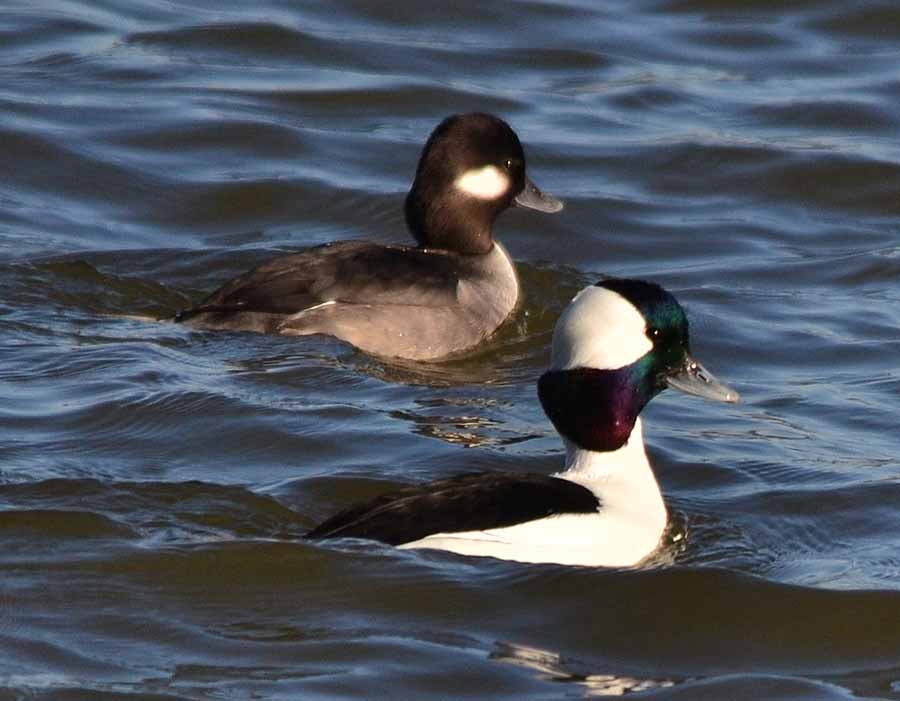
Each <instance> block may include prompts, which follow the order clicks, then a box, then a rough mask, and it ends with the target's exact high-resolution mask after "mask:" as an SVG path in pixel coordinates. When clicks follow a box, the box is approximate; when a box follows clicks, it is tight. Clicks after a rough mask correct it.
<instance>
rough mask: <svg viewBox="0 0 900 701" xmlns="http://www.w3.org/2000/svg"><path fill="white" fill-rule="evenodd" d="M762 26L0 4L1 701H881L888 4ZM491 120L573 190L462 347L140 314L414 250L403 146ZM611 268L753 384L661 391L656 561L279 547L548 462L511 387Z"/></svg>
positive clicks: (652, 435) (887, 439)
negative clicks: (423, 485)
mask: <svg viewBox="0 0 900 701" xmlns="http://www.w3.org/2000/svg"><path fill="white" fill-rule="evenodd" d="M780 6H781V9H773V8H774V7H775V5H773V4H772V3H766V2H761V1H760V0H730V1H729V0H717V1H716V2H709V1H708V0H643V1H641V2H632V3H613V2H587V1H586V0H582V1H581V2H579V1H578V0H556V1H554V0H532V1H529V2H515V3H483V2H482V3H475V2H469V1H464V2H461V3H444V4H438V5H437V6H433V4H432V3H413V2H402V1H399V0H391V1H384V2H380V1H363V0H347V1H342V2H332V1H331V0H329V1H328V2H321V3H316V2H306V3H291V2H287V1H286V0H263V1H262V2H260V3H235V4H228V3H223V2H218V1H216V2H212V1H210V0H207V2H205V3H204V2H198V3H194V4H193V5H189V4H181V3H179V2H174V1H165V0H143V1H140V0H139V1H137V2H132V3H121V2H117V1H116V0H100V1H97V2H91V3H79V2H74V1H70V2H65V1H63V2H15V1H14V2H12V3H9V2H7V3H5V4H4V5H3V7H2V9H0V144H2V154H3V157H2V158H0V417H2V422H0V508H2V510H0V568H2V569H0V616H2V619H0V620H2V627H0V699H7V698H9V699H15V698H26V697H27V698H29V699H54V700H59V699H62V700H65V699H87V698H90V699H126V698H136V699H137V698H140V699H176V698H177V699H219V698H249V697H259V698H271V699H275V698H291V699H296V698H304V699H308V698H322V699H338V698H417V699H447V698H454V699H459V698H479V699H481V698H483V699H494V698H523V699H524V698H529V699H557V698H580V697H585V696H605V695H615V694H620V693H624V692H633V693H640V694H642V695H643V697H645V698H654V699H724V698H728V699H744V698H746V699H750V698H753V699H758V698H769V699H847V698H859V697H863V698H881V699H900V554H898V553H900V550H898V545H900V508H898V507H900V460H898V455H900V436H898V432H897V430H896V421H895V419H894V416H895V414H896V412H897V405H898V399H897V397H898V389H900V372H898V369H897V368H898V351H900V342H898V333H897V329H898V326H900V305H898V302H900V287H898V285H897V279H898V276H900V244H898V229H900V138H898V128H900V9H898V8H897V6H896V4H895V3H892V2H878V1H877V0H864V1H862V2H857V3H848V2H816V3H814V2H803V1H802V0H795V1H792V2H788V3H781V4H780ZM476 109H477V110H486V111H492V112H496V113H498V114H500V115H502V116H503V117H505V118H506V119H507V120H509V121H510V122H511V123H512V124H513V126H514V127H515V128H516V129H517V131H518V132H519V134H520V136H521V138H522V140H523V142H524V143H525V145H526V150H527V153H528V155H529V159H530V160H529V164H530V170H531V174H532V176H533V177H534V179H535V180H536V181H537V182H538V183H539V184H541V186H542V187H544V188H545V189H546V190H547V191H548V192H551V193H553V194H556V195H558V196H560V197H562V198H564V199H565V200H566V201H567V204H568V207H567V209H566V210H565V211H564V212H563V213H562V214H560V215H559V216H556V217H539V216H534V215H529V214H527V213H525V212H521V211H511V212H509V213H507V214H505V215H503V217H502V218H501V220H500V222H499V226H498V232H497V233H498V236H499V237H500V238H501V239H502V240H503V242H504V243H505V244H506V246H507V247H508V249H509V250H510V252H511V253H512V255H513V257H514V258H515V259H516V260H517V261H518V263H519V269H520V272H521V278H522V283H523V287H524V290H525V293H526V300H525V302H524V304H523V306H522V307H521V308H520V310H519V311H518V313H517V314H516V316H515V318H514V319H513V320H512V321H511V322H510V323H508V324H507V325H506V326H505V327H504V328H503V329H502V331H501V332H500V333H499V335H497V336H496V337H495V338H494V339H492V340H491V341H490V342H489V343H488V344H487V345H486V346H485V347H484V348H483V349H481V350H480V351H479V352H477V353H475V354H473V355H472V356H471V357H469V358H466V359H464V360H459V361H455V362H453V363H446V364H441V365H423V364H412V363H411V364H403V365H395V364H387V363H384V362H381V361H378V360H374V359H372V358H369V357H366V356H364V355H362V354H359V353H357V352H355V351H354V350H353V349H351V348H348V347H346V346H343V345H341V344H340V343H338V342H335V341H331V340H328V339H306V340H302V341H301V340H297V339H283V338H272V337H263V336H255V335H243V334H210V333H201V332H195V331H191V330H189V329H185V328H182V327H179V326H174V325H171V324H164V323H150V322H148V321H147V320H146V317H149V316H164V315H166V314H169V313H172V312H174V311H175V310H177V309H179V308H180V307H182V306H185V305H186V304H187V303H188V302H189V301H190V300H197V299H199V298H200V297H202V295H203V294H204V293H207V292H209V291H211V290H212V289H214V288H215V287H217V286H218V285H219V284H220V283H221V282H222V281H224V280H226V279H227V278H229V277H230V276H232V275H234V274H236V273H238V272H241V271H243V270H245V269H246V268H247V267H249V266H251V265H252V264H254V263H255V262H257V261H260V260H262V259H264V258H266V257H267V256H270V255H273V254H275V253H279V252H282V251H286V250H293V249H296V248H300V247H304V246H308V245H313V244H318V243H322V242H325V241H328V240H331V239H334V238H344V237H348V238H350V237H358V238H363V237H364V238H369V239H373V240H378V241H383V242H394V241H399V242H403V241H405V240H406V234H405V232H404V227H403V220H402V213H401V203H402V197H403V195H404V193H405V191H406V188H407V187H408V184H409V182H410V179H411V176H412V173H413V171H414V168H415V163H416V160H417V157H418V152H419V148H420V146H421V144H422V142H423V141H424V139H425V137H426V136H427V134H428V133H429V131H430V130H431V128H432V127H433V126H434V125H435V124H436V123H437V122H438V121H439V120H440V119H441V118H442V117H444V116H445V115H447V114H450V113H453V112H460V111H467V110H476ZM600 273H610V274H617V275H631V276H644V277H651V278H653V279H656V280H658V281H660V282H662V283H663V284H665V285H666V286H668V287H669V288H670V289H672V290H673V291H675V292H676V294H678V296H679V298H680V299H681V300H682V302H683V303H684V304H685V305H686V306H687V307H688V309H689V312H690V314H691V319H692V328H693V335H694V347H695V349H696V350H697V352H698V356H699V357H701V358H702V359H703V360H704V361H705V362H706V364H707V365H708V366H709V367H710V368H711V369H713V370H714V371H715V372H717V374H719V375H720V376H721V377H722V378H723V379H725V380H726V381H728V382H729V383H731V384H733V385H734V386H736V387H737V388H738V389H739V390H740V392H741V393H742V395H743V396H744V398H745V401H744V403H743V404H741V405H738V406H736V407H724V406H721V405H712V404H704V403H702V402H700V401H694V400H691V399H688V398H685V397H683V396H669V395H668V394H666V395H663V396H662V397H661V398H660V399H659V400H657V401H656V402H654V404H653V405H651V407H650V408H649V410H648V412H647V420H646V428H645V432H646V434H647V437H648V441H649V449H650V453H651V458H652V460H653V461H654V463H655V465H656V467H657V471H658V474H659V477H660V481H661V483H662V485H663V488H664V491H665V493H666V496H667V499H668V501H669V504H670V508H671V510H672V513H673V517H674V518H673V521H674V524H675V528H674V531H673V532H674V533H675V535H676V536H678V538H673V542H672V544H671V545H670V546H669V547H667V548H666V549H665V550H664V551H663V552H662V553H661V554H660V556H659V557H658V558H657V559H656V561H654V562H653V563H650V564H649V565H648V566H646V567H642V568H640V569H637V570H626V571H617V570H606V571H600V570H588V569H577V568H564V567H550V566H528V565H520V564H515V563H504V562H498V561H493V560H489V559H484V560H479V559H465V558H459V557H454V556H452V555H447V554H441V553H428V552H401V551H395V550H392V549H390V548H383V547H380V546H372V545H371V544H353V543H329V544H327V545H320V544H310V543H308V542H303V541H302V540H300V539H299V538H300V536H301V535H302V533H304V532H305V530H306V529H307V528H309V527H310V526H311V525H312V524H313V523H315V522H316V521H317V520H318V519H320V518H322V517H324V516H326V515H329V514H331V513H333V512H335V511H336V510H337V509H339V508H340V507H342V506H345V505H347V504H349V503H351V502H353V501H355V500H357V499H360V498H363V497H366V496H370V495H373V494H375V493H378V492H379V491H381V490H383V489H385V488H386V487H389V486H395V485H399V484H403V483H408V482H411V481H419V480H425V479H431V478H438V477H443V476H447V475H449V474H452V473H454V472H457V471H460V470H467V469H495V468H496V469H515V470H518V469H521V470H535V471H539V472H544V473H549V472H552V471H554V470H556V469H558V468H559V466H560V464H561V459H562V456H561V449H560V445H559V443H558V439H557V438H556V436H555V435H554V433H553V431H552V429H551V427H550V425H549V423H548V422H547V420H546V419H545V418H544V416H543V415H542V413H541V410H540V407H539V405H538V403H537V401H536V398H535V392H534V382H535V379H536V377H537V376H538V375H539V373H540V372H541V371H542V368H543V367H544V365H545V363H546V361H547V356H548V344H549V337H550V332H551V329H552V327H553V323H554V321H555V318H556V316H557V314H558V313H559V311H560V309H561V308H562V307H563V306H564V305H565V304H566V302H567V301H568V299H569V298H570V297H571V295H572V294H573V292H574V291H576V290H577V289H579V288H580V287H581V286H582V285H584V284H586V283H587V282H589V281H593V280H594V279H595V278H596V277H597V275H598V274H600ZM681 536H683V537H681Z"/></svg>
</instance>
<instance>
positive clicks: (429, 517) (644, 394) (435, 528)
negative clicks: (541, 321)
mask: <svg viewBox="0 0 900 701" xmlns="http://www.w3.org/2000/svg"><path fill="white" fill-rule="evenodd" d="M669 387H671V388H674V389H678V390H681V391H682V392H686V393H688V394H693V395H697V396H700V397H705V398H708V399H715V400H719V401H724V402H737V401H738V399H739V398H738V394H737V392H735V391H734V390H732V389H730V388H728V387H726V386H725V385H724V384H722V383H721V382H719V381H718V380H717V379H716V378H715V377H714V376H713V375H712V374H711V373H710V372H709V371H708V370H706V369H705V368H704V367H703V366H702V365H700V363H698V362H697V361H696V360H695V359H694V357H693V356H692V355H691V352H690V343H689V338H688V320H687V316H686V315H685V313H684V310H683V309H682V307H681V305H680V304H679V303H678V302H677V301H676V299H675V298H674V297H673V296H672V295H671V294H669V293H668V292H667V291H665V290H664V289H663V288H662V287H660V286H659V285H656V284H654V283H651V282H643V281H640V280H627V279H616V278H612V279H607V280H603V281H601V282H598V283H597V284H596V285H593V286H591V287H587V288H586V289H584V290H582V291H581V292H580V293H578V295H576V296H575V298H574V299H573V300H572V302H571V303H570V304H569V305H568V307H567V308H566V309H565V310H564V312H563V314H562V315H561V317H560V319H559V321H558V322H557V324H556V328H555V330H554V334H553V348H552V356H551V365H550V369H549V370H548V371H547V372H545V373H544V374H543V375H542V376H541V378H540V380H539V382H538V397H539V399H540V402H541V405H542V406H543V408H544V411H545V413H546V414H547V416H548V417H549V418H550V421H551V422H552V423H553V426H554V427H555V428H556V430H557V431H558V432H559V434H560V435H561V436H562V439H563V443H564V444H565V448H566V462H565V467H564V468H563V470H562V471H561V472H558V473H557V474H555V475H552V476H547V475H543V474H529V473H524V472H510V471H505V472H501V471H490V472H479V473H470V474H463V475H461V476H457V477H450V478H447V479H442V480H439V481H437V482H432V483H429V484H423V485H415V486H410V487H405V488H402V489H399V490H398V491H395V492H391V493H388V494H385V495H383V496H379V497H376V498H375V499H374V500H372V501H369V502H368V503H364V504H361V505H358V506H353V507H350V508H349V509H346V510H345V511H342V512H340V513H338V514H337V515H335V516H332V517H331V518H329V519H328V520H326V521H324V522H323V523H321V524H320V525H318V526H316V527H315V528H313V529H312V530H311V531H310V532H309V533H308V534H307V535H306V537H307V538H311V539H322V538H339V537H341V538H365V539H370V540H377V541H381V542H383V543H387V544H390V545H395V546H398V547H400V548H433V549H437V550H447V551H450V552H454V553H459V554H462V555H475V556H490V557H496V558H501V559H505V560H515V561H520V562H543V563H558V564H564V565H586V566H623V567H624V566H631V565H635V564H638V563H639V562H641V560H643V559H645V558H646V557H647V556H649V555H651V554H652V553H653V552H654V551H655V550H656V549H657V547H658V546H659V544H660V541H661V538H662V535H663V532H664V531H665V528H666V524H667V519H668V516H667V511H666V506H665V502H664V501H663V496H662V493H661V492H660V489H659V485H658V483H657V480H656V477H655V475H654V473H653V469H652V467H651V465H650V462H649V461H648V459H647V454H646V451H645V449H644V440H643V434H642V428H641V419H640V416H639V415H640V413H641V410H642V409H643V408H644V406H646V404H647V403H648V402H649V401H650V400H651V399H652V398H653V397H655V396H656V395H657V394H659V393H660V392H662V391H663V390H664V389H666V388H669Z"/></svg>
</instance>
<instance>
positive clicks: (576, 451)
mask: <svg viewBox="0 0 900 701" xmlns="http://www.w3.org/2000/svg"><path fill="white" fill-rule="evenodd" d="M565 444H566V466H565V469H564V470H563V471H562V472H560V473H558V475H557V476H558V477H562V478H563V479H567V480H570V481H572V482H577V483H578V484H581V485H583V486H585V487H587V488H588V489H590V490H591V491H592V492H594V494H596V495H597V496H598V497H600V500H601V502H602V508H603V509H610V510H616V511H620V512H621V511H627V512H634V513H636V514H640V518H641V519H642V520H645V522H651V521H652V522H656V521H658V522H660V526H659V527H660V528H661V527H662V526H663V525H664V524H665V521H666V507H665V504H664V503H663V498H662V493H661V492H660V490H659V483H658V482H657V481H656V475H654V474H653V469H652V468H651V467H650V461H649V460H647V453H646V451H645V449H644V435H643V429H642V427H641V420H640V419H637V420H636V421H635V423H634V428H633V429H632V431H631V435H630V436H629V437H628V440H627V441H626V443H625V444H624V445H623V446H622V447H620V448H618V449H617V450H609V451H596V450H587V449H585V448H582V447H581V446H579V445H576V444H575V443H573V442H572V441H569V440H566V441H565Z"/></svg>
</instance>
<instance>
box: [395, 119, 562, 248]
mask: <svg viewBox="0 0 900 701" xmlns="http://www.w3.org/2000/svg"><path fill="white" fill-rule="evenodd" d="M514 204H515V205H518V206H521V207H526V208H529V209H536V210H538V211H542V212H558V211H559V210H560V209H562V203H561V202H560V201H559V200H557V199H555V198H553V197H550V196H549V195H544V194H543V193H542V192H541V191H540V190H539V189H538V188H537V187H536V186H535V185H534V183H532V182H531V181H530V180H529V179H528V177H527V175H526V173H525V152H524V151H523V150H522V144H521V143H520V142H519V137H518V136H516V133H515V132H514V131H513V130H512V129H511V128H510V126H509V125H508V124H507V123H506V122H504V121H503V120H502V119H498V118H497V117H494V116H493V115H490V114H484V113H480V112H475V113H471V114H458V115H454V116H452V117H448V118H447V119H445V120H444V121H443V122H441V123H440V124H439V125H438V126H437V128H436V129H435V130H434V131H433V132H432V133H431V136H430V137H428V141H427V142H426V143H425V148H424V149H423V150H422V156H421V158H420V159H419V165H418V167H417V168H416V178H415V181H414V182H413V185H412V188H411V189H410V191H409V194H408V195H407V197H406V223H407V226H409V230H410V232H411V233H412V235H413V237H414V238H415V239H416V241H417V242H418V243H419V245H420V246H422V247H423V248H438V249H443V250H448V251H453V252H456V253H463V254H483V253H487V252H488V251H490V250H491V247H492V245H493V241H494V240H493V234H492V230H493V226H494V220H495V219H496V218H497V216H498V215H499V214H500V212H502V211H503V210H504V209H507V208H508V207H511V206H512V205H514Z"/></svg>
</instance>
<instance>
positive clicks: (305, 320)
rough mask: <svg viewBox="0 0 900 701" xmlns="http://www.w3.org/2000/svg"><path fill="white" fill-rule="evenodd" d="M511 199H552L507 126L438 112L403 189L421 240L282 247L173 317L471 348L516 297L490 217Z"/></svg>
mask: <svg viewBox="0 0 900 701" xmlns="http://www.w3.org/2000/svg"><path fill="white" fill-rule="evenodd" d="M513 205H518V206H520V207H525V208H527V209H535V210H538V211H540V212H558V211H559V210H560V209H562V207H563V205H562V203H561V202H560V201H559V200H557V199H555V198H554V197H550V196H549V195H545V194H544V193H542V192H541V191H540V190H539V189H538V188H537V187H536V186H535V185H534V183H533V182H531V180H530V179H529V178H528V177H527V175H526V174H525V153H524V151H523V150H522V145H521V144H520V143H519V138H518V137H517V136H516V133H515V132H514V131H513V130H512V129H511V128H510V126H509V125H508V124H507V123H506V122H504V121H503V120H501V119H498V118H497V117H495V116H493V115H490V114H481V113H474V114H462V115H454V116H451V117H448V118H447V119H445V120H444V121H443V122H441V123H440V124H439V125H438V126H437V128H436V129H435V130H434V131H433V132H432V134H431V136H430V137H429V138H428V141H427V142H426V144H425V147H424V149H423V151H422V156H421V158H420V160H419V165H418V167H417V169H416V176H415V181H414V182H413V185H412V188H411V189H410V191H409V194H408V195H407V197H406V207H405V211H406V223H407V226H408V227H409V230H410V232H411V233H412V235H413V237H414V238H415V240H416V241H417V243H418V244H419V245H418V247H411V246H386V245H381V244H377V243H369V242H364V241H341V242H336V243H330V244H326V245H324V246H318V247H316V248H312V249H310V250H308V251H305V252H303V253H297V254H293V255H287V256H282V257H279V258H275V259H274V260H270V261H268V262H266V263H263V264H262V265H260V266H259V267H257V268H255V269H253V270H251V271H249V272H248V273H245V274H244V275H241V276H239V277H237V278H235V279H233V280H231V281H230V282H228V283H226V284H225V285H224V286H223V287H221V288H220V289H219V290H217V291H216V292H214V293H213V294H211V295H210V296H209V297H207V298H206V299H205V300H204V301H203V302H201V303H200V304H199V305H197V306H196V307H193V308H191V309H187V310H184V311H182V312H180V313H179V314H178V315H177V316H176V317H175V320H176V321H182V322H186V323H189V324H191V325H193V326H196V327H199V328H204V329H225V330H235V331H257V332H262V333H271V334H282V335H286V336H306V335H309V334H327V335H331V336H336V337H337V338H340V339H342V340H344V341H347V342H349V343H352V344H353V345H354V346H356V347H358V348H360V349H362V350H364V351H367V352H369V353H373V354H375V355H381V356H393V357H400V358H409V359H413V360H434V359H437V358H440V357H443V356H447V355H450V354H452V353H457V352H459V351H463V350H465V349H467V348H471V347H472V346H474V345H476V344H477V343H479V342H480V341H482V340H483V339H484V338H486V337H487V336H489V335H490V334H491V333H493V332H494V331H495V330H496V329H497V327H498V326H500V324H501V323H502V322H503V320H504V319H506V317H507V316H508V315H509V314H510V312H511V311H512V310H513V308H514V307H515V305H516V301H517V299H518V296H519V283H518V280H517V278H516V271H515V268H514V267H513V264H512V261H511V260H510V258H509V255H508V254H507V252H506V250H505V249H504V248H503V247H502V246H501V245H500V244H499V243H497V242H495V241H494V238H493V231H492V228H493V225H494V220H495V219H496V218H497V215H499V214H500V213H501V212H502V211H503V210H505V209H507V208H509V207H511V206H513Z"/></svg>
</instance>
